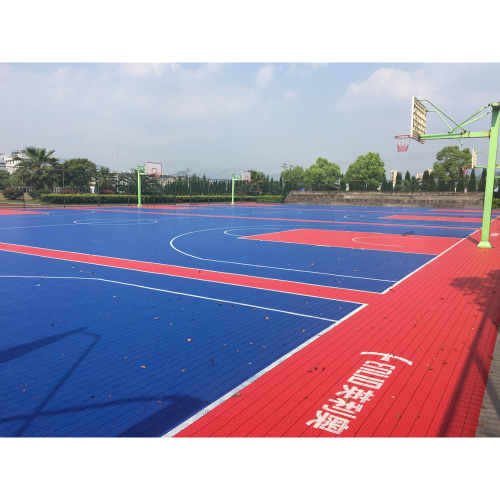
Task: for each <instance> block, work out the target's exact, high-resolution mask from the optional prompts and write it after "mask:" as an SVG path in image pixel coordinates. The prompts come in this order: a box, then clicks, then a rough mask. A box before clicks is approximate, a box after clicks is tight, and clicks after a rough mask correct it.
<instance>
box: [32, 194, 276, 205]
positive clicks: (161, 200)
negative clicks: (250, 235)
mask: <svg viewBox="0 0 500 500" xmlns="http://www.w3.org/2000/svg"><path fill="white" fill-rule="evenodd" d="M40 199H41V200H42V201H43V202H46V203H52V204H56V205H62V204H66V205H97V204H120V205H137V195H126V194H125V195H124V194H101V195H98V194H42V195H41V196H40ZM283 200H284V198H283V196H235V197H234V201H235V202H240V203H241V202H253V203H255V202H257V203H283ZM228 202H231V196H229V195H218V196H210V197H209V196H206V195H198V196H189V195H179V196H174V195H170V196H169V195H143V196H141V203H142V204H143V205H152V204H156V205H158V204H169V203H170V204H174V203H228Z"/></svg>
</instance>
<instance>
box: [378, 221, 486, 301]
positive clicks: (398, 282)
mask: <svg viewBox="0 0 500 500" xmlns="http://www.w3.org/2000/svg"><path fill="white" fill-rule="evenodd" d="M479 232H481V229H479V230H477V231H474V232H472V233H470V234H469V236H466V237H465V238H462V239H461V240H458V241H457V242H456V243H454V244H453V245H451V247H449V248H447V249H446V250H445V251H444V252H441V253H440V254H439V255H436V256H435V257H433V258H432V259H429V261H428V262H425V263H424V264H422V265H421V266H420V267H417V269H415V270H414V271H412V272H411V273H410V274H407V275H406V276H405V277H404V278H401V279H400V280H399V281H397V282H396V283H394V285H391V286H390V287H389V288H388V289H387V290H385V291H383V292H381V293H382V295H384V294H386V293H387V292H388V291H390V290H392V289H393V288H394V287H395V286H397V285H399V284H400V283H402V282H403V281H404V280H406V279H408V278H409V277H410V276H412V275H413V274H415V273H417V272H418V271H420V270H421V269H423V268H424V267H425V266H427V265H429V264H430V263H431V262H434V261H435V260H436V259H439V257H441V255H444V254H445V253H446V252H449V251H450V250H451V249H452V248H453V247H455V246H457V245H458V244H459V243H462V241H464V240H466V239H467V238H470V237H471V236H472V235H473V234H475V233H479Z"/></svg>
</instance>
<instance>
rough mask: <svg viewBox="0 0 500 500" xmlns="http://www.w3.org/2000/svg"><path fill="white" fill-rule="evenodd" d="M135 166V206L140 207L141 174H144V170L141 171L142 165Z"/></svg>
mask: <svg viewBox="0 0 500 500" xmlns="http://www.w3.org/2000/svg"><path fill="white" fill-rule="evenodd" d="M135 168H136V169H137V206H138V207H142V203H141V175H146V174H145V172H143V170H144V167H142V166H139V165H136V166H135Z"/></svg>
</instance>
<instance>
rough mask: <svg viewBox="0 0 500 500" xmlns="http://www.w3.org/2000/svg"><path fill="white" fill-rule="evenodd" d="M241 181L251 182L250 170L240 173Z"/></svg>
mask: <svg viewBox="0 0 500 500" xmlns="http://www.w3.org/2000/svg"><path fill="white" fill-rule="evenodd" d="M241 180H242V181H247V182H251V180H252V174H251V172H250V170H243V171H242V172H241Z"/></svg>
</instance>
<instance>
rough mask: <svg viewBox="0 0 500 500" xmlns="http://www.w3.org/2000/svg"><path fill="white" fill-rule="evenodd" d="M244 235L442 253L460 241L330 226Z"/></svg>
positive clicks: (366, 248)
mask: <svg viewBox="0 0 500 500" xmlns="http://www.w3.org/2000/svg"><path fill="white" fill-rule="evenodd" d="M242 239H247V240H261V241H280V242H284V243H300V244H304V245H316V246H329V247H343V248H362V249H365V250H384V251H389V252H390V251H393V252H411V253H423V254H429V255H438V254H440V253H441V252H444V251H445V250H447V249H448V248H450V247H451V246H452V245H454V244H455V243H458V242H459V241H460V240H459V239H457V238H445V237H438V236H416V235H407V236H401V234H399V235H397V234H384V233H359V232H353V231H330V230H326V229H293V230H291V231H282V232H279V233H269V234H258V235H255V236H243V237H242Z"/></svg>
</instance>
